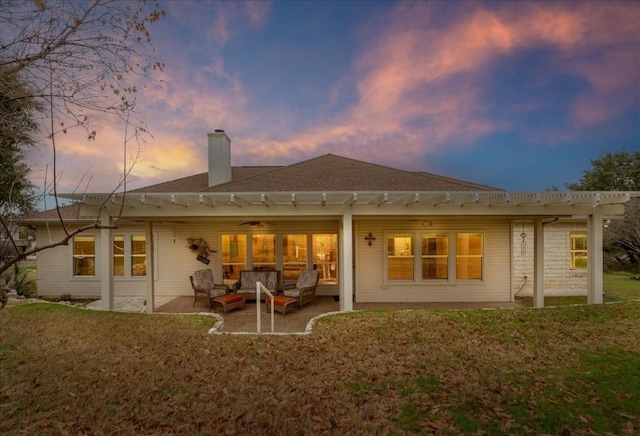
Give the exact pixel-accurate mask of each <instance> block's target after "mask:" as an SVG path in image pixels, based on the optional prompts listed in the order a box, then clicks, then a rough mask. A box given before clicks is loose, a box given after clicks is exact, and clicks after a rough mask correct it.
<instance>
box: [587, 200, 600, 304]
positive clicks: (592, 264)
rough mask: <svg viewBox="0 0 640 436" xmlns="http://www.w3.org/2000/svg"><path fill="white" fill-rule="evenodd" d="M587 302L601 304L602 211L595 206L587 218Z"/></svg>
mask: <svg viewBox="0 0 640 436" xmlns="http://www.w3.org/2000/svg"><path fill="white" fill-rule="evenodd" d="M587 228H588V229H587V231H588V233H587V273H588V285H587V286H588V289H587V304H602V293H603V289H602V213H601V212H600V208H598V206H595V207H594V208H593V213H592V214H591V215H589V218H588V220H587Z"/></svg>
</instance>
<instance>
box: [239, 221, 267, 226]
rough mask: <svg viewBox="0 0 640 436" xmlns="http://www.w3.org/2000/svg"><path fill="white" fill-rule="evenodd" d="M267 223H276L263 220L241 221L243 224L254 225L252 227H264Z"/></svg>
mask: <svg viewBox="0 0 640 436" xmlns="http://www.w3.org/2000/svg"><path fill="white" fill-rule="evenodd" d="M265 224H267V225H274V224H273V223H270V222H263V221H245V222H243V223H240V225H241V226H252V227H258V228H263V227H264V225H265Z"/></svg>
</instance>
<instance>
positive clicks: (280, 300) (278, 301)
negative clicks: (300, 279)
mask: <svg viewBox="0 0 640 436" xmlns="http://www.w3.org/2000/svg"><path fill="white" fill-rule="evenodd" d="M297 302H298V300H297V299H296V298H293V297H286V296H284V295H276V296H275V297H273V310H275V311H276V312H280V313H281V314H282V316H284V315H286V313H287V309H289V308H290V307H291V308H294V307H297V305H296V303H297ZM265 306H266V309H267V312H269V311H270V310H271V298H267V299H266V300H265Z"/></svg>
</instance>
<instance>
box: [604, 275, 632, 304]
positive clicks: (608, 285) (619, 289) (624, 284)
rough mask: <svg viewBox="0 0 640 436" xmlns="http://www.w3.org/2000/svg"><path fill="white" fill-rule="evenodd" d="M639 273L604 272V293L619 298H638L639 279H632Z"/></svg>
mask: <svg viewBox="0 0 640 436" xmlns="http://www.w3.org/2000/svg"><path fill="white" fill-rule="evenodd" d="M638 276H640V274H631V273H627V272H619V273H615V274H604V276H603V278H602V282H603V283H602V286H603V288H604V293H605V295H610V296H612V297H616V298H617V299H619V300H640V280H632V279H631V277H638Z"/></svg>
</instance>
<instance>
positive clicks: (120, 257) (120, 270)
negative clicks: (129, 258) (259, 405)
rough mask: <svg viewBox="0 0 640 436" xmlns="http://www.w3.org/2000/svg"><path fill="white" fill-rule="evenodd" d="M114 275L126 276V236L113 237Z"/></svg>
mask: <svg viewBox="0 0 640 436" xmlns="http://www.w3.org/2000/svg"><path fill="white" fill-rule="evenodd" d="M113 275H114V276H119V277H122V276H124V236H121V235H117V236H114V237H113Z"/></svg>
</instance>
